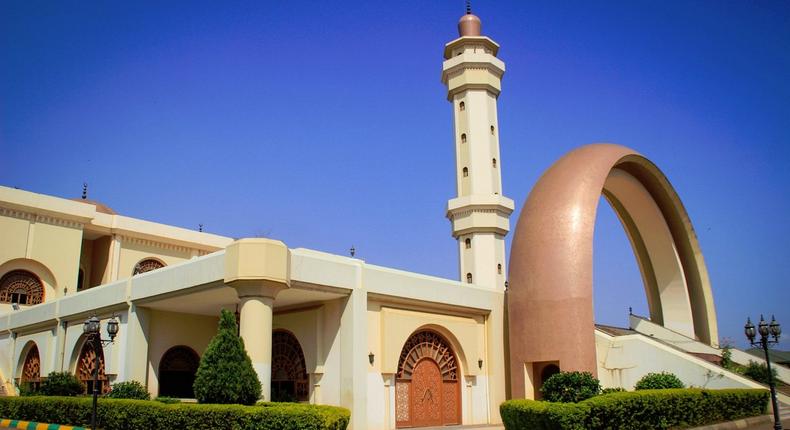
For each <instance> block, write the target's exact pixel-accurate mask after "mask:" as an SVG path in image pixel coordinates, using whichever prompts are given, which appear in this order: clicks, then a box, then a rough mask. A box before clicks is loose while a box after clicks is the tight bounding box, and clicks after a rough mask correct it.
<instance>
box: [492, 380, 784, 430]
mask: <svg viewBox="0 0 790 430" xmlns="http://www.w3.org/2000/svg"><path fill="white" fill-rule="evenodd" d="M768 398H769V394H768V391H766V390H745V389H738V390H736V389H728V390H700V389H668V390H642V391H633V392H624V393H611V394H604V395H601V396H596V397H593V398H591V399H587V400H585V401H583V402H579V403H550V402H540V401H535V400H508V401H506V402H504V403H502V405H500V407H499V413H500V415H501V416H502V421H503V422H504V423H505V428H506V429H508V430H516V429H537V430H541V429H544V430H555V429H562V430H584V429H634V430H637V429H639V430H642V429H645V430H648V429H667V428H670V427H672V428H687V427H695V426H701V425H706V424H713V423H717V422H722V421H732V420H737V419H740V418H745V417H751V416H756V415H763V414H766V413H767V410H768Z"/></svg>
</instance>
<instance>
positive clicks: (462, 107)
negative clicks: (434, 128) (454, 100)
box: [458, 102, 466, 111]
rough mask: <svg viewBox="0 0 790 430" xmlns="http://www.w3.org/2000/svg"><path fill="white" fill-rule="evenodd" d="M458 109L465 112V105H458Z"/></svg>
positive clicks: (462, 103)
mask: <svg viewBox="0 0 790 430" xmlns="http://www.w3.org/2000/svg"><path fill="white" fill-rule="evenodd" d="M458 109H459V110H461V111H464V110H466V104H464V102H461V103H458Z"/></svg>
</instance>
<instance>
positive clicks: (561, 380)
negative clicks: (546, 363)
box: [540, 372, 601, 403]
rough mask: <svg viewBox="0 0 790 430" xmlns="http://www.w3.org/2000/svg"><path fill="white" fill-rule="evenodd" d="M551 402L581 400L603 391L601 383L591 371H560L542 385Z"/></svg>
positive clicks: (542, 389) (546, 396)
mask: <svg viewBox="0 0 790 430" xmlns="http://www.w3.org/2000/svg"><path fill="white" fill-rule="evenodd" d="M540 392H541V393H543V399H544V400H547V401H549V402H563V403H569V402H580V401H582V400H585V399H589V398H590V397H593V396H597V395H598V393H600V392H601V383H600V382H599V381H598V380H597V379H595V377H594V376H592V373H590V372H559V373H555V374H554V375H551V377H549V379H547V380H546V381H545V382H544V383H543V386H542V387H540Z"/></svg>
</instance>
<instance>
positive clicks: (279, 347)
mask: <svg viewBox="0 0 790 430" xmlns="http://www.w3.org/2000/svg"><path fill="white" fill-rule="evenodd" d="M271 393H272V394H271V395H272V401H273V402H293V401H298V402H306V401H308V400H309V399H310V379H309V378H308V376H307V366H306V365H305V361H304V353H303V352H302V347H301V346H300V345H299V340H297V339H296V336H294V335H293V334H291V333H290V332H288V331H286V330H275V331H273V332H272V387H271Z"/></svg>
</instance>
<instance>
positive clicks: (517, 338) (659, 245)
mask: <svg viewBox="0 0 790 430" xmlns="http://www.w3.org/2000/svg"><path fill="white" fill-rule="evenodd" d="M618 181H619V182H618ZM623 184H624V185H623ZM629 187H630V188H629ZM634 190H636V191H634ZM602 194H603V195H604V196H605V197H606V198H607V200H608V201H609V203H610V204H611V205H612V207H613V208H614V209H615V212H616V213H617V214H618V216H619V217H620V220H621V222H622V223H623V226H624V228H625V230H626V233H627V234H628V236H629V239H630V240H631V244H632V246H633V248H634V253H635V255H636V257H637V261H638V263H639V266H640V270H641V272H642V277H643V280H644V284H645V292H646V294H647V298H648V304H649V307H650V311H651V319H652V320H653V321H654V322H658V323H660V324H665V325H667V324H676V325H677V326H678V327H687V332H688V333H689V334H690V336H694V337H696V338H697V339H699V340H700V341H702V342H706V343H709V344H715V343H716V341H717V336H718V334H717V328H716V315H715V308H714V306H713V296H712V294H711V289H710V282H709V279H708V274H707V269H706V267H705V263H704V261H703V259H702V252H701V251H700V247H699V244H698V242H697V239H696V235H695V234H694V231H693V227H692V226H691V222H690V220H689V217H688V215H687V213H686V210H685V209H684V207H683V205H682V203H681V202H680V199H679V197H678V196H677V193H675V191H674V189H673V188H672V186H671V184H670V183H669V181H668V180H667V179H666V177H665V176H664V175H663V174H662V173H661V171H660V170H659V169H658V168H657V167H656V166H655V165H654V164H653V163H651V162H650V161H649V160H647V159H646V158H645V157H643V156H642V155H640V154H639V153H637V152H636V151H633V150H631V149H629V148H626V147H624V146H619V145H613V144H593V145H587V146H583V147H581V148H578V149H576V150H574V151H571V152H569V153H568V154H566V155H565V156H563V157H562V158H561V159H560V160H558V161H557V162H556V163H555V164H554V165H552V166H551V167H550V168H549V169H548V170H547V171H546V172H545V173H544V174H543V176H542V177H541V178H540V179H539V181H538V183H537V184H536V185H535V187H534V188H533V190H532V192H531V193H530V195H529V197H528V198H527V201H526V203H525V205H524V208H523V209H522V211H521V215H520V216H519V220H518V224H517V226H516V230H515V234H514V238H513V244H512V247H511V252H510V269H509V287H510V288H509V290H508V296H507V302H508V323H509V349H510V379H511V381H510V382H511V385H510V387H511V396H512V398H522V397H525V395H528V394H529V393H530V392H532V391H531V387H529V386H528V384H530V381H532V380H533V375H531V372H532V370H531V369H532V367H531V366H532V365H533V364H536V363H546V362H552V363H558V364H559V366H560V369H561V370H581V371H589V372H591V373H593V374H594V375H595V374H597V361H596V351H595V333H594V330H595V325H594V321H593V285H592V282H593V277H592V271H593V233H594V228H595V217H596V212H597V208H598V203H599V199H600V197H601V195H602ZM644 206H650V208H652V210H653V212H652V218H651V217H650V216H643V214H642V212H645V211H644V210H643V207H644ZM657 231H658V232H660V231H663V232H665V233H663V235H662V234H657V233H656V232H657ZM656 249H658V250H659V251H663V252H664V254H666V253H667V252H669V253H671V256H672V257H673V258H670V259H667V258H661V255H658V254H660V252H656V251H655V250H656ZM656 255H658V257H657V256H656ZM664 257H665V256H664Z"/></svg>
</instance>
